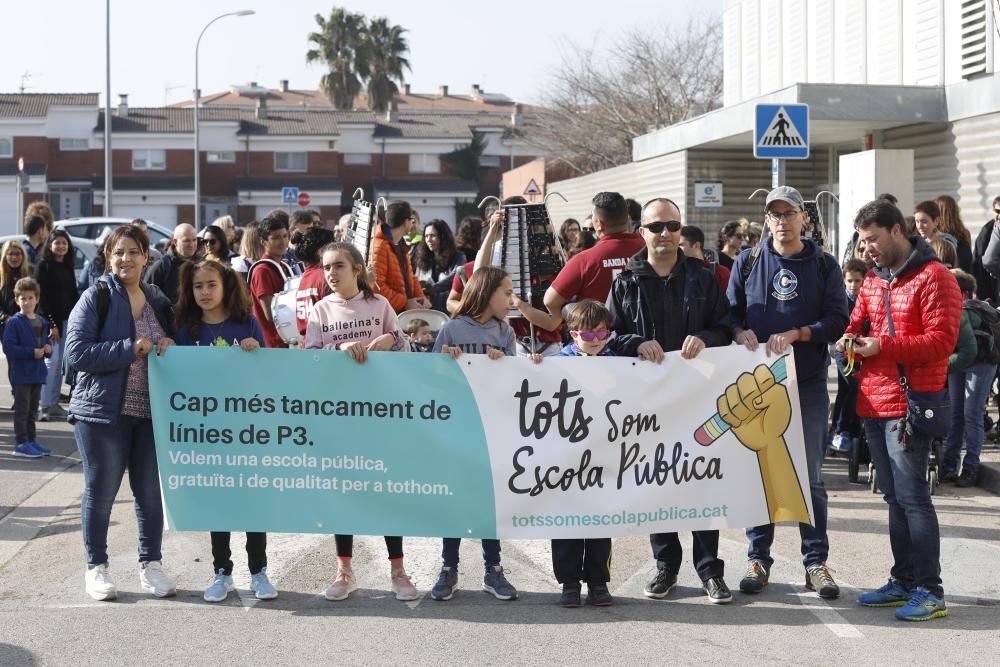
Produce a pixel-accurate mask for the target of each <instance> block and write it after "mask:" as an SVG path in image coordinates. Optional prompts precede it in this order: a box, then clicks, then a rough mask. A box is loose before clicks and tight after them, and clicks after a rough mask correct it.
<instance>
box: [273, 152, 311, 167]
mask: <svg viewBox="0 0 1000 667" xmlns="http://www.w3.org/2000/svg"><path fill="white" fill-rule="evenodd" d="M274 170H275V171H305V170H306V154H305V153H275V154H274Z"/></svg>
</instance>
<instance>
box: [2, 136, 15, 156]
mask: <svg viewBox="0 0 1000 667" xmlns="http://www.w3.org/2000/svg"><path fill="white" fill-rule="evenodd" d="M0 157H14V139H12V138H11V137H0Z"/></svg>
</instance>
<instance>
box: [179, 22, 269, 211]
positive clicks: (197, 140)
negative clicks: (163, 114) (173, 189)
mask: <svg viewBox="0 0 1000 667" xmlns="http://www.w3.org/2000/svg"><path fill="white" fill-rule="evenodd" d="M254 13H255V12H254V10H252V9H243V10H240V11H238V12H227V13H225V14H220V15H219V16H216V17H215V18H214V19H212V20H211V21H209V22H208V23H206V24H205V27H204V28H202V29H201V32H200V33H199V34H198V41H197V42H195V45H194V228H195V229H198V230H200V229H201V135H200V132H199V130H198V109H199V107H200V103H201V88H200V87H199V85H198V51H199V49H201V38H202V37H203V36H204V35H205V31H206V30H208V28H209V26H211V25H212V24H213V23H215V22H216V21H218V20H219V19H221V18H225V17H227V16H250V15H252V14H254Z"/></svg>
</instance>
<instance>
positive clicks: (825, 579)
mask: <svg viewBox="0 0 1000 667" xmlns="http://www.w3.org/2000/svg"><path fill="white" fill-rule="evenodd" d="M806 590H807V591H816V592H817V593H818V594H819V596H820V597H821V598H823V599H824V600H833V599H835V598H837V597H838V596H839V595H840V586H838V585H837V582H836V581H834V580H833V576H832V575H831V574H830V570H828V569H827V567H826V563H817V564H816V565H810V566H809V567H807V568H806Z"/></svg>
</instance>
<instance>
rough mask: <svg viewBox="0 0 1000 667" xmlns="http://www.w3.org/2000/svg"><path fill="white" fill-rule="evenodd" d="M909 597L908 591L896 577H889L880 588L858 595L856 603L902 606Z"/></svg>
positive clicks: (864, 605)
mask: <svg viewBox="0 0 1000 667" xmlns="http://www.w3.org/2000/svg"><path fill="white" fill-rule="evenodd" d="M909 599H910V591H908V590H906V589H905V588H903V585H902V584H900V583H899V580H898V579H894V578H892V577H889V581H887V582H886V583H885V584H883V585H882V587H881V588H877V589H875V590H874V591H868V592H867V593H862V594H861V595H859V596H858V604H859V605H861V606H862V607H902V606H903V605H904V604H906V601H907V600H909Z"/></svg>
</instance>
